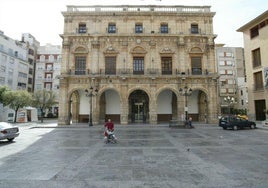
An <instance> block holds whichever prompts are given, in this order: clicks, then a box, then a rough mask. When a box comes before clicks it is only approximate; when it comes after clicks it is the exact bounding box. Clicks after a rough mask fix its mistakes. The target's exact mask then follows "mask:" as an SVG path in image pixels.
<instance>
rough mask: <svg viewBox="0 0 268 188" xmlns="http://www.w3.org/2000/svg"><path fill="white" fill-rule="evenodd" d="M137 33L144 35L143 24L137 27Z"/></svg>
mask: <svg viewBox="0 0 268 188" xmlns="http://www.w3.org/2000/svg"><path fill="white" fill-rule="evenodd" d="M135 33H143V27H142V24H141V23H138V24H136V25H135Z"/></svg>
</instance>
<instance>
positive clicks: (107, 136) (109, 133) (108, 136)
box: [104, 119, 117, 143]
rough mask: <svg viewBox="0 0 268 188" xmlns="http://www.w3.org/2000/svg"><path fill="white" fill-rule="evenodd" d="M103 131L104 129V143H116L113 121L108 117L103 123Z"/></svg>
mask: <svg viewBox="0 0 268 188" xmlns="http://www.w3.org/2000/svg"><path fill="white" fill-rule="evenodd" d="M104 127H105V131H104V142H105V143H109V142H111V143H116V141H117V138H116V137H115V135H114V123H113V122H112V120H111V119H108V121H107V122H106V123H105V125H104Z"/></svg>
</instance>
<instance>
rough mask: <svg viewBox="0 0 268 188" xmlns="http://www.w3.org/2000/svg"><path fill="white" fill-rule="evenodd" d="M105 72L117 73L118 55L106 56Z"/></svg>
mask: <svg viewBox="0 0 268 188" xmlns="http://www.w3.org/2000/svg"><path fill="white" fill-rule="evenodd" d="M105 74H116V57H115V56H114V57H105Z"/></svg>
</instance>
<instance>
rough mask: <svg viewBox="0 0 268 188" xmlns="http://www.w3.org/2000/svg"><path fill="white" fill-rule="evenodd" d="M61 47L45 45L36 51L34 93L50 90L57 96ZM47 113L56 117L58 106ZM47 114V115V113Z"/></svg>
mask: <svg viewBox="0 0 268 188" xmlns="http://www.w3.org/2000/svg"><path fill="white" fill-rule="evenodd" d="M60 62H61V46H60V45H52V44H46V45H45V46H40V47H39V48H38V51H37V59H36V69H35V91H36V90H42V89H47V90H52V91H53V92H55V93H56V94H57V96H58V93H59V79H58V78H59V75H60V69H61V64H60ZM48 112H51V113H53V114H54V115H56V116H57V115H58V105H57V106H55V107H53V108H51V109H49V110H48ZM48 112H47V113H48Z"/></svg>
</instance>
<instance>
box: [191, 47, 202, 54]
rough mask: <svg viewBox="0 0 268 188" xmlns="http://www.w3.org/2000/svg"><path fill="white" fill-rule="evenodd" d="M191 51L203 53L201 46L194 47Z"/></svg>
mask: <svg viewBox="0 0 268 188" xmlns="http://www.w3.org/2000/svg"><path fill="white" fill-rule="evenodd" d="M189 53H195V54H196V53H203V51H202V49H201V48H199V47H193V48H191V49H190V51H189Z"/></svg>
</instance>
